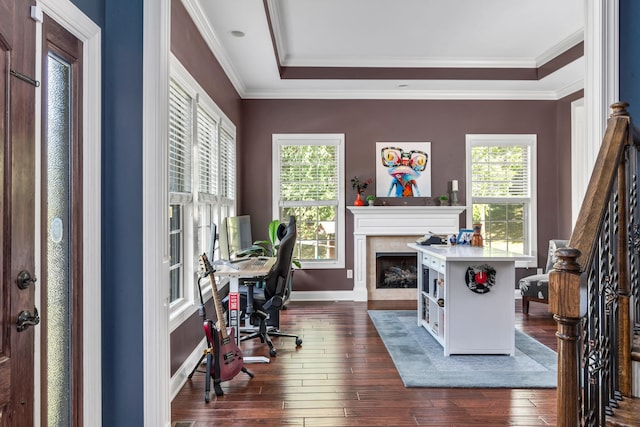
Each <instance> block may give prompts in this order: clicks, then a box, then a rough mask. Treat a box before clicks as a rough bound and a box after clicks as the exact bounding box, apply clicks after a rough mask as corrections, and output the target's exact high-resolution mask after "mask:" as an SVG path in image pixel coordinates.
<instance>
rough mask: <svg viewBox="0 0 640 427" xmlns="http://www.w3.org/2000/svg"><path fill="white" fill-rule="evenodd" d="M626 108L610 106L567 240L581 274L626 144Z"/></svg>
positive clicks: (628, 119)
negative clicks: (585, 188)
mask: <svg viewBox="0 0 640 427" xmlns="http://www.w3.org/2000/svg"><path fill="white" fill-rule="evenodd" d="M628 105H629V104H627V103H626V102H618V103H616V104H613V105H612V106H611V108H612V109H613V113H612V114H611V116H610V117H609V121H608V123H607V130H606V132H605V134H604V138H603V140H602V145H601V146H600V151H599V152H598V157H597V159H596V163H595V165H594V167H593V172H592V174H591V179H590V180H589V186H588V187H587V191H586V193H585V196H584V200H583V201H582V206H581V207H580V213H579V214H578V219H577V220H576V225H575V227H574V228H573V232H572V233H571V238H570V239H569V245H568V246H569V247H570V248H574V249H577V250H578V251H580V253H581V254H582V256H581V257H580V259H579V263H580V267H581V269H582V271H585V270H586V266H588V265H591V261H592V260H593V255H594V242H595V241H596V238H597V236H598V235H599V234H600V228H601V225H602V219H603V218H604V213H605V210H606V209H607V206H608V202H609V198H610V197H611V192H612V190H613V183H614V181H615V178H616V174H617V173H618V165H619V164H620V159H621V158H622V153H623V152H624V147H625V146H626V145H627V144H628V143H629V125H630V122H631V120H630V117H629V113H627V111H626V107H627V106H628Z"/></svg>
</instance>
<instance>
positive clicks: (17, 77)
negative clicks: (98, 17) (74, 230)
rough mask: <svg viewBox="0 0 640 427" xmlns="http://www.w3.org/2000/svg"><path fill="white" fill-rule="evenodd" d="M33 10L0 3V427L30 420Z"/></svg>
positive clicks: (13, 1)
mask: <svg viewBox="0 0 640 427" xmlns="http://www.w3.org/2000/svg"><path fill="white" fill-rule="evenodd" d="M33 4H35V2H33V1H25V0H0V71H1V77H0V218H1V223H0V277H1V281H0V426H30V425H33V421H34V414H33V411H34V381H33V378H34V373H33V369H34V328H36V327H38V326H37V325H36V326H33V325H32V324H34V323H36V319H37V317H36V316H37V314H36V308H35V306H34V295H35V292H34V289H35V286H37V285H38V282H37V281H36V282H35V283H34V282H33V279H34V271H35V264H34V251H35V249H34V246H35V244H34V241H35V239H34V236H35V235H34V232H35V230H34V228H35V227H34V218H35V168H34V161H35V154H34V152H35V151H34V150H35V114H36V111H35V94H36V90H37V89H36V85H35V82H34V81H33V80H32V79H33V76H34V75H35V33H36V31H35V22H34V21H33V20H32V19H31V18H30V11H31V6H32V5H33ZM19 317H22V321H21V322H19V321H18V318H19ZM18 323H21V324H22V327H19V325H18Z"/></svg>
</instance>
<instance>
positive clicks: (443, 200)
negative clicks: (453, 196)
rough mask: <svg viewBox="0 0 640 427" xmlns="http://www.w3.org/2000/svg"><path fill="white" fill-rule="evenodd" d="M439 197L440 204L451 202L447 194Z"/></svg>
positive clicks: (444, 204) (445, 204)
mask: <svg viewBox="0 0 640 427" xmlns="http://www.w3.org/2000/svg"><path fill="white" fill-rule="evenodd" d="M438 199H439V200H440V206H447V205H448V204H449V196H447V195H446V194H443V195H442V196H440V197H438Z"/></svg>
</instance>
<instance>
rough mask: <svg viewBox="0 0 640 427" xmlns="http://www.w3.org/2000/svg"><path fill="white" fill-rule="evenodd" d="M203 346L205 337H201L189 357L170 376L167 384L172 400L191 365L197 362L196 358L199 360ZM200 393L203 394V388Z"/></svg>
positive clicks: (205, 342)
mask: <svg viewBox="0 0 640 427" xmlns="http://www.w3.org/2000/svg"><path fill="white" fill-rule="evenodd" d="M205 348H207V341H206V339H205V338H202V341H200V343H199V344H198V345H197V346H196V348H195V349H193V352H191V354H190V355H189V357H187V359H186V360H185V361H184V363H182V365H181V366H180V368H179V369H178V370H177V371H176V373H175V374H173V376H172V377H171V383H170V384H169V392H170V395H169V397H170V399H171V400H172V401H173V399H174V398H175V397H176V396H177V395H178V392H179V391H180V390H181V389H182V387H183V386H184V385H185V383H186V382H187V377H188V376H189V374H190V373H191V371H192V370H193V367H194V366H196V363H198V360H200V357H201V356H202V352H203V351H204V349H205ZM202 395H203V396H204V390H202Z"/></svg>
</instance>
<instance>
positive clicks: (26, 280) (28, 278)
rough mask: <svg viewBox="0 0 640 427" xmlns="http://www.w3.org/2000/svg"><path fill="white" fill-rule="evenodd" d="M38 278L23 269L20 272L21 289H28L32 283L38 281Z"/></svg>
mask: <svg viewBox="0 0 640 427" xmlns="http://www.w3.org/2000/svg"><path fill="white" fill-rule="evenodd" d="M36 280H38V279H36V278H35V277H33V276H32V275H31V273H29V272H28V271H26V270H22V271H21V272H20V274H18V287H19V288H20V289H27V288H28V287H29V286H31V284H33V283H36Z"/></svg>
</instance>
